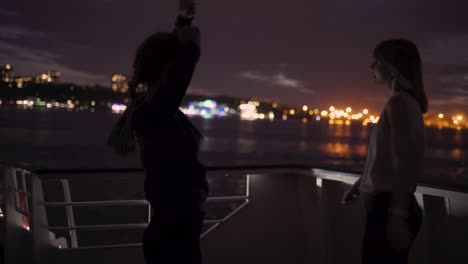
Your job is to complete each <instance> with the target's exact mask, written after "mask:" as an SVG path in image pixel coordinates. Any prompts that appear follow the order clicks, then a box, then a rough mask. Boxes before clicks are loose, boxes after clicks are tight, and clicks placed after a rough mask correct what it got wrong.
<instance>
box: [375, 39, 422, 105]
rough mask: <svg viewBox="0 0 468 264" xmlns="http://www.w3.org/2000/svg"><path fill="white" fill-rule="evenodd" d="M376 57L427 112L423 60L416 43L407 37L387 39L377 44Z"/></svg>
mask: <svg viewBox="0 0 468 264" xmlns="http://www.w3.org/2000/svg"><path fill="white" fill-rule="evenodd" d="M374 58H375V59H376V60H377V61H379V62H381V63H383V64H384V65H385V66H387V67H388V68H389V69H390V70H391V71H392V73H393V74H394V75H395V78H396V80H397V81H398V82H399V84H400V85H401V86H402V87H404V90H405V91H406V92H408V93H409V94H410V95H412V96H413V97H414V98H415V99H416V101H417V102H418V103H419V106H420V108H421V111H422V112H423V113H426V112H427V110H428V107H429V103H428V101H427V97H426V93H425V91H424V83H423V77H422V62H421V56H420V55H419V51H418V48H417V47H416V45H415V44H414V43H413V42H411V41H409V40H406V39H391V40H386V41H383V42H382V43H380V44H379V45H377V47H376V48H375V50H374Z"/></svg>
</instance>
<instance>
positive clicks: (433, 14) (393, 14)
mask: <svg viewBox="0 0 468 264" xmlns="http://www.w3.org/2000/svg"><path fill="white" fill-rule="evenodd" d="M176 7H177V1H175V0H171V1H170V0H158V1H143V0H133V1H128V0H99V1H96V0H82V1H59V0H42V1H32V0H29V1H21V0H10V1H9V0H7V3H6V5H3V6H2V7H1V8H0V25H1V26H0V32H1V33H0V63H4V62H9V63H12V64H14V65H15V66H16V68H17V71H19V72H24V73H25V74H31V73H33V72H36V71H39V70H46V68H54V69H57V70H61V71H63V72H64V79H68V80H71V81H77V82H87V83H89V82H99V83H103V82H104V83H106V82H107V80H108V79H109V76H110V75H111V74H112V73H114V72H122V73H129V72H130V65H131V61H132V57H133V54H134V51H135V48H136V46H137V45H138V43H139V42H140V41H141V40H142V39H143V38H144V37H145V36H146V35H147V34H149V33H151V32H153V31H156V30H171V27H172V24H173V20H174V14H175V11H174V10H175V9H176ZM466 10H468V2H466V1H455V0H450V1H420V0H415V1H404V0H393V1H383V0H381V1H377V0H374V1H370V0H365V1H349V0H329V1H326V2H325V1H310V0H289V1H267V0H256V1H227V0H226V1H225V0H204V1H200V3H199V16H198V19H197V24H198V25H199V26H200V28H201V29H202V31H203V54H202V56H203V57H202V60H201V61H200V65H199V67H198V69H197V74H196V76H195V79H194V82H193V87H192V89H191V90H192V91H203V92H206V93H209V94H227V95H239V96H254V97H267V98H275V99H280V100H281V101H283V102H287V103H293V104H309V105H311V106H317V107H324V106H326V105H329V104H331V103H333V104H335V105H338V106H339V105H340V104H342V105H343V106H344V104H350V105H352V106H354V107H361V106H368V107H371V108H373V109H375V110H376V111H377V110H379V107H381V106H380V104H381V102H382V101H383V98H384V96H385V94H386V92H385V91H384V89H382V88H381V87H376V86H375V85H373V84H372V83H371V80H370V74H369V70H368V65H369V63H370V60H371V58H370V54H371V53H372V49H373V48H374V46H375V45H376V44H377V43H378V42H379V41H381V40H384V39H388V38H394V37H405V38H410V39H411V40H413V41H414V42H416V43H417V44H418V46H419V48H420V50H421V54H422V57H423V61H424V63H425V83H426V86H427V90H428V94H429V97H430V103H432V105H433V110H444V111H445V110H447V111H455V110H465V111H466V104H467V103H468V94H467V91H468V89H467V87H468V78H467V75H468V50H467V49H466V47H468V16H466V14H465V11H466ZM253 77H257V78H253Z"/></svg>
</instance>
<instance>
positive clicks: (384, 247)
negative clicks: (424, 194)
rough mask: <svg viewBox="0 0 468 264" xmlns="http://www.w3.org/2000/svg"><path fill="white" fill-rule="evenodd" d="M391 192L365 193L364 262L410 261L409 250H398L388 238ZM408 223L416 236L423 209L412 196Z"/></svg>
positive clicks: (399, 262) (376, 263)
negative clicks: (387, 226) (391, 244)
mask: <svg viewBox="0 0 468 264" xmlns="http://www.w3.org/2000/svg"><path fill="white" fill-rule="evenodd" d="M390 201H391V194H390V193H379V194H368V195H365V204H366V226H365V231H364V240H363V252H362V263H363V264H386V263H388V264H390V263H391V264H405V263H407V262H408V254H409V250H410V249H408V250H407V251H403V252H401V251H396V250H394V249H393V248H392V247H391V246H390V243H389V241H388V239H387V233H386V225H387V219H388V209H389V206H390ZM409 210H410V212H409V217H408V224H409V229H410V231H411V233H412V234H413V235H414V237H416V235H417V234H418V232H419V229H420V228H421V224H422V210H421V208H420V207H419V205H418V204H417V202H416V198H415V197H414V195H412V196H411V205H410V208H409Z"/></svg>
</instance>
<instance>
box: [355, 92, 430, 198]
mask: <svg viewBox="0 0 468 264" xmlns="http://www.w3.org/2000/svg"><path fill="white" fill-rule="evenodd" d="M424 134H425V132H424V120H423V117H422V112H421V109H420V107H419V104H418V102H417V101H416V100H415V99H414V98H413V97H412V96H411V95H409V94H407V93H405V92H401V93H396V94H395V95H393V96H392V97H391V98H390V99H389V100H388V102H387V103H386V105H385V108H384V110H383V112H382V114H381V116H380V119H379V122H378V123H377V125H376V126H375V127H374V129H373V131H372V134H371V137H370V141H369V145H368V151H367V160H366V165H365V168H364V173H363V175H362V176H361V178H362V179H361V186H360V188H359V189H360V190H361V191H362V192H367V193H370V192H392V191H397V192H403V193H414V192H415V190H416V184H417V180H418V179H419V177H420V175H421V173H422V168H423V159H424V142H425V139H424V138H425V136H424Z"/></svg>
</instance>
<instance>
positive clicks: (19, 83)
mask: <svg viewBox="0 0 468 264" xmlns="http://www.w3.org/2000/svg"><path fill="white" fill-rule="evenodd" d="M32 82H33V78H32V77H15V86H16V87H17V88H23V87H25V86H26V85H27V84H29V83H32Z"/></svg>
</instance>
